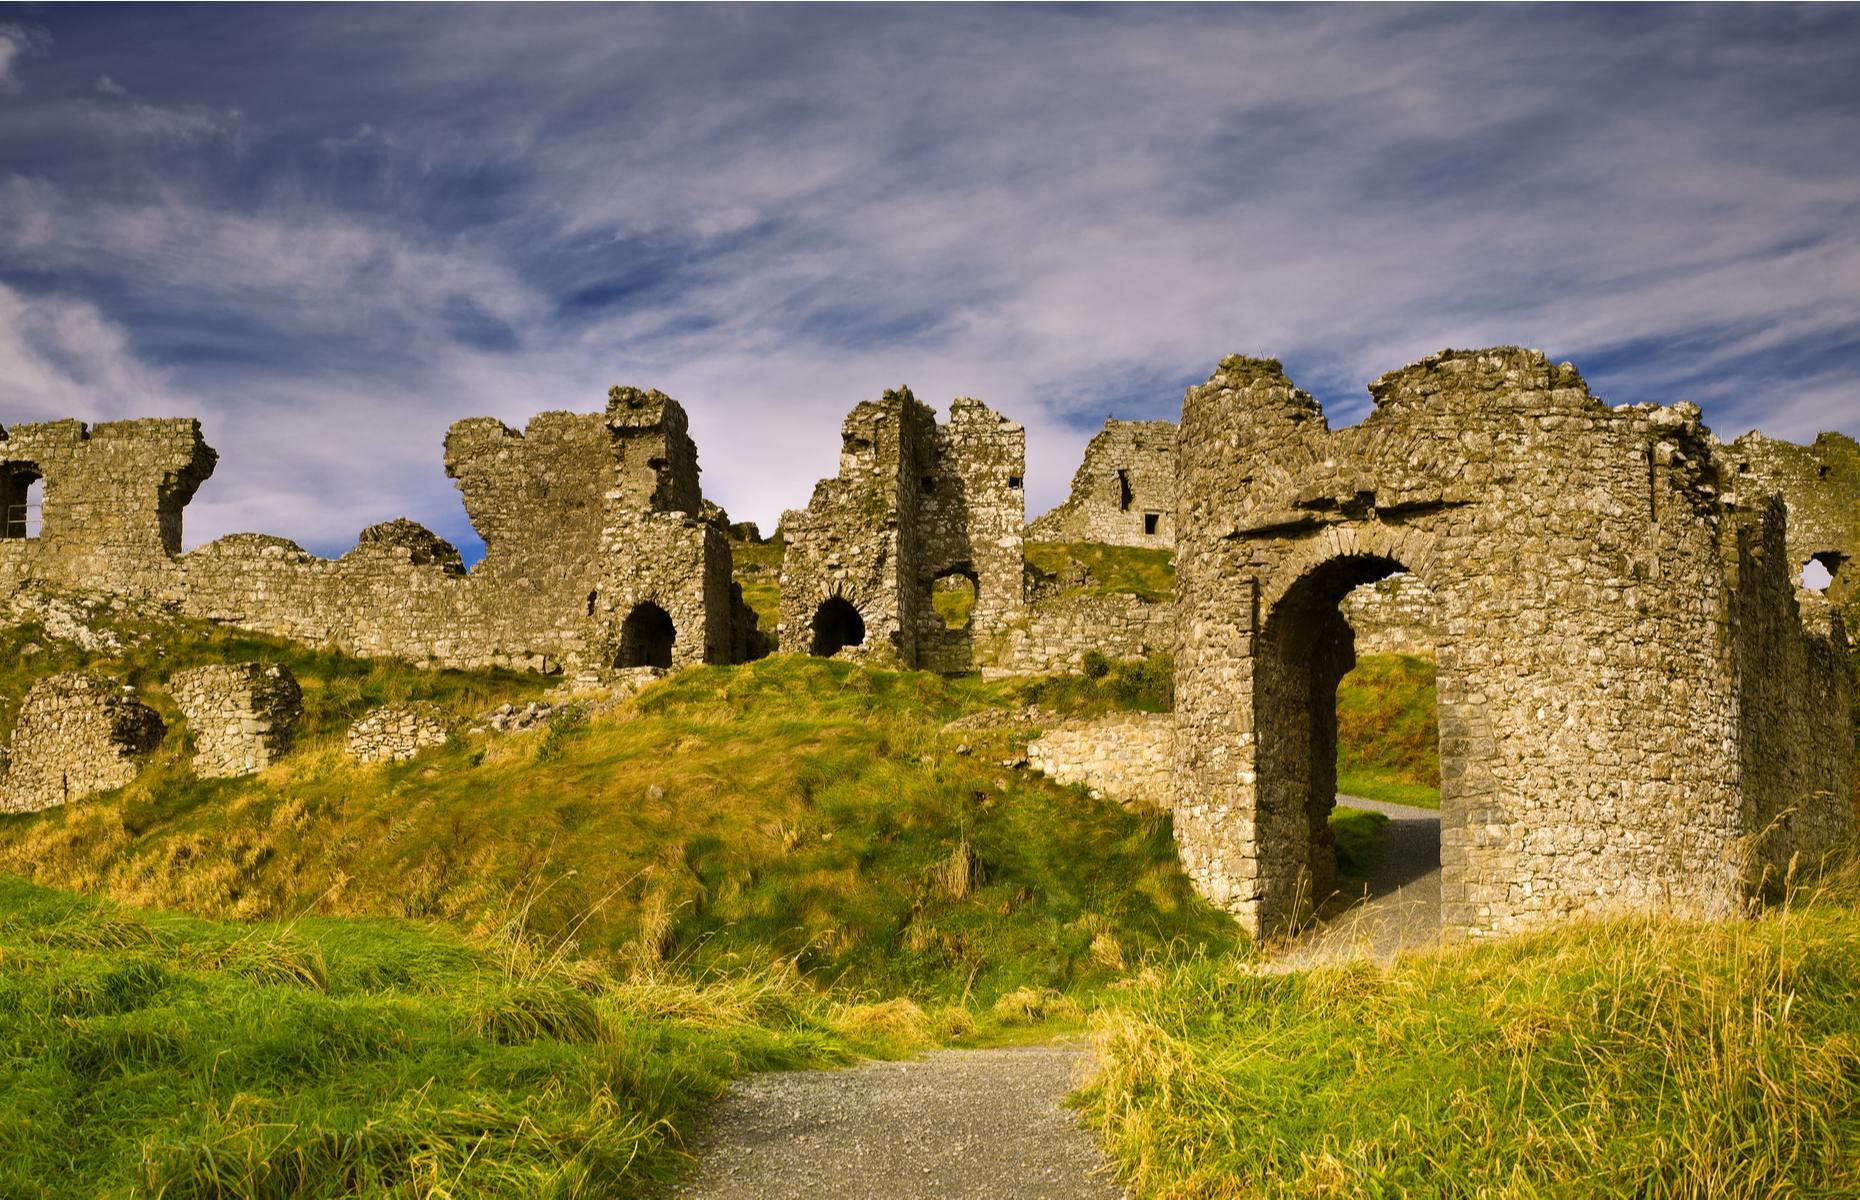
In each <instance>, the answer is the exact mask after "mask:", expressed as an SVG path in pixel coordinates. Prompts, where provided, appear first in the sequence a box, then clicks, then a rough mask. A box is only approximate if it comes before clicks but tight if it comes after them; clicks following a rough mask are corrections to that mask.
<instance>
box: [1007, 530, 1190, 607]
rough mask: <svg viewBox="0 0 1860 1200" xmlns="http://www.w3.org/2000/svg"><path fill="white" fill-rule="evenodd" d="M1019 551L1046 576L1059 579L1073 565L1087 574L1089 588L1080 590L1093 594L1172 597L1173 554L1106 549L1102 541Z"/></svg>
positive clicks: (1044, 545)
mask: <svg viewBox="0 0 1860 1200" xmlns="http://www.w3.org/2000/svg"><path fill="white" fill-rule="evenodd" d="M1023 552H1024V553H1025V555H1026V558H1027V562H1028V564H1029V565H1031V566H1033V567H1035V568H1037V569H1038V570H1041V571H1044V572H1046V573H1047V574H1048V575H1060V576H1063V575H1064V573H1065V572H1066V570H1067V569H1068V568H1069V567H1071V566H1072V565H1074V564H1077V565H1079V566H1082V567H1084V568H1085V569H1086V570H1088V571H1090V572H1091V575H1092V580H1093V582H1092V585H1091V586H1090V587H1088V588H1084V589H1081V590H1083V591H1085V592H1088V593H1092V594H1096V595H1110V594H1112V593H1114V592H1124V593H1128V594H1130V595H1133V596H1137V597H1140V598H1142V599H1144V600H1149V601H1153V602H1162V601H1167V600H1169V599H1171V598H1173V597H1174V595H1175V552H1174V551H1171V550H1151V549H1147V548H1144V547H1140V546H1107V545H1105V544H1103V543H1102V542H1028V543H1026V545H1025V547H1024V550H1023Z"/></svg>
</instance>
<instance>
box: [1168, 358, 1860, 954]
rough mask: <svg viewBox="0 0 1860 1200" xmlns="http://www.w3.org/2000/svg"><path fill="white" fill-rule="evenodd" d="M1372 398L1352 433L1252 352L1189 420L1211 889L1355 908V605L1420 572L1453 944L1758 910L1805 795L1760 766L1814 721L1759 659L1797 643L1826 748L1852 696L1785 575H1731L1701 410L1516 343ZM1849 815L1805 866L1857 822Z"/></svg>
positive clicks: (1732, 511) (1188, 609) (1192, 864)
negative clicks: (1347, 829) (1351, 775)
mask: <svg viewBox="0 0 1860 1200" xmlns="http://www.w3.org/2000/svg"><path fill="white" fill-rule="evenodd" d="M1370 391H1371V393H1372V395H1373V396H1374V398H1375V401H1376V409H1375V412H1374V413H1373V414H1372V415H1371V416H1370V417H1369V418H1368V419H1367V420H1365V421H1363V422H1362V423H1361V424H1359V425H1357V426H1354V427H1351V428H1347V429H1339V430H1334V431H1333V430H1331V429H1330V428H1329V426H1328V425H1327V423H1326V422H1325V420H1324V415H1323V413H1322V411H1321V409H1320V408H1319V406H1318V405H1317V403H1316V402H1315V401H1314V400H1312V398H1311V397H1310V396H1309V395H1307V394H1306V393H1304V392H1301V391H1299V390H1298V389H1297V388H1296V387H1294V386H1293V385H1292V383H1291V382H1290V381H1289V380H1288V379H1286V377H1285V375H1284V374H1283V372H1282V371H1281V370H1280V367H1279V364H1278V363H1276V362H1272V361H1269V360H1260V359H1248V358H1239V357H1235V358H1230V359H1227V360H1225V361H1224V362H1222V364H1221V366H1220V369H1219V370H1218V371H1217V372H1216V373H1215V374H1214V376H1213V377H1212V378H1211V379H1210V380H1209V381H1208V382H1207V383H1206V384H1205V385H1203V386H1200V387H1197V388H1192V389H1190V390H1189V392H1188V395H1187V397H1186V399H1185V401H1184V404H1183V420H1182V425H1181V429H1180V433H1179V438H1178V455H1179V479H1180V492H1179V495H1180V501H1181V503H1180V506H1179V508H1178V513H1177V516H1178V525H1177V533H1178V539H1177V542H1178V549H1177V556H1176V589H1177V597H1178V600H1177V604H1178V610H1179V611H1178V619H1179V623H1180V624H1179V629H1180V638H1179V644H1178V647H1177V652H1176V706H1177V710H1176V717H1177V759H1178V762H1177V777H1176V782H1177V798H1176V809H1175V814H1176V821H1175V827H1176V833H1177V837H1178V840H1179V842H1180V845H1181V850H1182V856H1183V860H1184V863H1185V864H1186V866H1187V868H1188V870H1189V872H1190V874H1191V876H1192V877H1193V878H1194V880H1195V882H1196V884H1197V886H1198V887H1200V888H1201V890H1202V891H1203V892H1204V894H1206V895H1208V896H1209V897H1210V898H1211V899H1213V900H1214V901H1215V902H1216V903H1218V904H1221V905H1222V906H1224V907H1226V908H1227V909H1229V910H1230V911H1232V912H1233V913H1234V914H1235V915H1236V916H1237V917H1239V918H1240V920H1241V921H1242V922H1243V923H1244V924H1245V925H1247V926H1248V927H1249V928H1251V929H1253V930H1254V931H1256V932H1265V931H1268V930H1272V929H1276V928H1281V927H1283V926H1284V925H1286V924H1287V923H1288V922H1291V921H1294V920H1296V919H1298V917H1299V916H1300V907H1301V905H1300V898H1301V897H1308V896H1310V895H1313V894H1319V895H1321V894H1323V893H1324V892H1325V890H1326V889H1327V887H1328V885H1329V879H1330V876H1331V874H1332V872H1334V869H1335V864H1334V857H1333V856H1332V854H1331V848H1330V846H1329V844H1328V840H1327V836H1326V833H1325V819H1326V817H1327V816H1328V813H1329V810H1330V808H1331V806H1332V805H1333V803H1334V784H1335V780H1334V778H1333V775H1334V755H1335V735H1336V730H1335V711H1334V696H1335V689H1336V684H1337V681H1338V679H1339V678H1341V676H1342V674H1343V673H1344V672H1345V671H1346V670H1347V669H1348V667H1349V665H1350V664H1351V662H1352V661H1353V657H1354V656H1353V650H1352V645H1351V642H1352V639H1351V636H1350V632H1349V628H1348V626H1347V624H1345V623H1344V621H1343V620H1342V618H1341V616H1340V614H1339V613H1338V608H1337V605H1338V601H1339V600H1341V599H1342V598H1343V596H1345V595H1346V594H1347V593H1348V592H1349V591H1350V590H1351V589H1352V588H1355V587H1357V586H1359V585H1362V584H1364V583H1371V582H1374V581H1375V580H1377V579H1380V578H1383V577H1386V576H1389V575H1391V574H1394V573H1396V572H1399V571H1407V572H1409V573H1411V574H1413V575H1414V576H1416V577H1417V578H1418V579H1420V580H1421V581H1422V582H1423V583H1424V584H1425V585H1426V586H1427V588H1428V589H1429V591H1430V592H1431V594H1432V595H1433V597H1434V600H1435V611H1436V627H1437V630H1438V662H1439V675H1438V680H1439V714H1440V716H1439V719H1440V735H1441V737H1440V754H1441V775H1442V834H1441V860H1442V868H1443V913H1444V921H1445V924H1446V926H1447V928H1448V930H1450V931H1452V932H1455V933H1459V934H1481V933H1491V932H1500V931H1505V930H1510V929H1515V928H1519V927H1522V926H1526V925H1530V924H1535V923H1539V922H1543V921H1546V920H1551V919H1555V918H1557V917H1559V916H1563V915H1567V914H1573V913H1606V912H1613V911H1619V910H1623V909H1651V908H1658V909H1660V910H1662V911H1669V912H1679V913H1694V914H1705V915H1717V914H1723V913H1728V912H1732V911H1735V910H1736V909H1737V908H1738V907H1739V905H1740V904H1741V903H1742V898H1743V895H1744V889H1745V886H1746V883H1747V880H1746V879H1745V878H1744V877H1743V872H1744V870H1745V866H1744V862H1743V860H1744V857H1745V849H1746V846H1747V839H1748V838H1749V837H1750V836H1751V835H1753V834H1754V833H1755V832H1756V830H1754V829H1752V828H1751V826H1752V824H1753V820H1752V815H1751V814H1752V813H1759V812H1768V811H1773V810H1775V809H1777V808H1780V807H1783V806H1785V805H1786V804H1787V803H1791V802H1793V801H1795V800H1799V799H1800V789H1799V788H1796V787H1795V786H1794V785H1788V786H1787V787H1785V784H1784V782H1783V781H1782V779H1780V778H1779V777H1778V776H1777V775H1775V774H1763V773H1758V772H1753V771H1752V769H1751V761H1750V756H1751V755H1753V754H1757V753H1760V752H1761V751H1760V750H1759V749H1758V748H1759V747H1761V746H1762V745H1763V744H1764V743H1765V742H1766V741H1769V742H1772V743H1773V742H1774V740H1775V739H1779V738H1786V737H1788V736H1789V731H1788V729H1786V728H1785V727H1784V726H1783V724H1782V722H1783V721H1784V720H1785V719H1787V718H1786V717H1785V715H1784V713H1783V712H1782V710H1781V709H1780V708H1778V707H1776V706H1775V705H1773V704H1770V703H1767V702H1760V703H1755V704H1751V703H1746V702H1745V698H1746V697H1756V696H1758V695H1759V694H1773V693H1774V691H1775V689H1776V688H1777V687H1779V686H1780V685H1777V684H1776V683H1775V682H1774V680H1772V681H1770V682H1768V683H1765V684H1762V685H1757V684H1756V683H1755V681H1754V680H1748V679H1744V678H1743V676H1744V675H1747V674H1750V673H1753V672H1759V671H1766V670H1769V668H1768V667H1765V666H1762V665H1761V664H1760V662H1759V660H1758V658H1757V657H1756V656H1753V655H1751V654H1750V653H1749V652H1748V651H1747V650H1743V649H1740V648H1739V647H1740V646H1743V645H1745V644H1746V643H1747V641H1748V639H1750V638H1752V637H1753V636H1755V635H1754V634H1753V633H1752V632H1751V630H1752V627H1753V624H1761V625H1763V626H1764V627H1766V628H1767V629H1769V631H1770V632H1769V634H1768V635H1766V636H1768V637H1772V638H1774V639H1775V640H1776V642H1777V644H1778V646H1779V647H1780V649H1779V650H1772V651H1770V652H1768V653H1771V654H1774V653H1781V654H1783V655H1784V656H1786V657H1787V658H1788V659H1789V661H1791V662H1799V663H1800V664H1801V671H1802V672H1803V678H1804V679H1806V680H1808V681H1810V682H1813V683H1814V687H1813V689H1805V688H1802V687H1800V686H1798V687H1797V688H1796V689H1795V690H1796V691H1797V692H1798V693H1799V694H1802V695H1803V696H1804V697H1806V696H1810V695H1819V696H1821V697H1823V698H1821V699H1807V698H1804V699H1803V700H1802V704H1803V705H1804V706H1805V707H1807V708H1811V709H1813V710H1814V712H1816V713H1820V714H1821V716H1820V717H1819V718H1815V723H1816V726H1817V727H1818V728H1819V727H1820V724H1821V723H1822V722H1823V721H1825V720H1828V719H1831V718H1829V717H1828V716H1827V714H1826V713H1825V712H1823V709H1824V708H1825V707H1826V706H1828V705H1830V704H1832V703H1833V702H1834V701H1833V699H1832V697H1833V695H1834V694H1835V693H1836V692H1837V691H1838V689H1839V686H1840V685H1839V684H1837V683H1836V682H1835V681H1834V680H1833V679H1832V678H1830V677H1829V676H1828V674H1827V671H1828V669H1829V668H1828V667H1827V666H1826V664H1825V662H1824V656H1823V654H1822V651H1821V650H1819V649H1818V648H1817V647H1818V645H1819V642H1818V641H1817V637H1818V635H1810V634H1808V633H1805V632H1804V630H1803V629H1802V627H1801V624H1800V621H1799V619H1798V617H1797V614H1796V612H1795V609H1794V603H1795V602H1794V599H1793V597H1792V595H1790V592H1791V589H1790V588H1789V587H1788V586H1786V581H1787V578H1788V575H1787V568H1786V564H1785V563H1784V562H1783V561H1781V560H1780V559H1777V558H1773V557H1765V558H1763V559H1761V560H1758V559H1756V558H1754V557H1753V558H1752V559H1751V560H1750V565H1749V566H1748V570H1749V571H1756V572H1759V573H1760V574H1767V575H1769V576H1772V577H1773V578H1769V579H1768V581H1767V582H1756V581H1750V580H1748V579H1746V578H1744V577H1740V575H1739V573H1738V572H1736V571H1733V570H1732V569H1730V568H1729V567H1727V559H1728V557H1730V556H1731V554H1732V549H1731V548H1732V547H1734V546H1735V545H1736V544H1737V538H1738V537H1740V536H1746V535H1744V534H1741V533H1740V532H1739V531H1740V530H1741V529H1743V528H1744V526H1743V523H1742V514H1741V512H1740V510H1739V509H1738V508H1737V506H1736V505H1735V503H1733V502H1732V501H1729V500H1727V499H1726V498H1725V497H1726V492H1727V490H1728V489H1727V486H1726V485H1727V482H1728V480H1727V477H1726V474H1725V473H1724V471H1723V466H1724V464H1723V463H1722V462H1721V461H1720V460H1719V458H1718V457H1717V447H1716V444H1715V442H1714V440H1713V439H1712V438H1711V436H1710V434H1709V432H1708V431H1707V430H1705V429H1704V428H1703V427H1702V426H1701V425H1700V424H1699V421H1698V412H1697V410H1696V409H1695V408H1692V407H1691V406H1689V405H1678V406H1675V407H1671V408H1656V407H1653V406H1648V405H1639V406H1634V407H1627V408H1615V409H1610V408H1607V407H1605V406H1603V405H1602V404H1601V403H1599V402H1598V401H1596V400H1595V398H1594V397H1593V396H1591V395H1590V393H1589V391H1588V389H1587V387H1586V385H1585V384H1584V383H1583V381H1582V378H1581V376H1580V375H1578V374H1577V372H1576V370H1575V368H1574V367H1571V366H1569V365H1567V364H1565V365H1561V366H1558V365H1555V364H1552V363H1550V362H1548V361H1547V360H1546V359H1545V358H1544V356H1543V355H1541V354H1539V353H1536V352H1534V351H1526V350H1520V349H1515V348H1500V349H1495V350H1486V351H1477V352H1453V351H1449V352H1444V353H1442V354H1438V355H1435V356H1433V357H1430V358H1428V359H1425V360H1423V361H1422V362H1420V363H1417V364H1414V365H1413V366H1410V367H1407V368H1404V369H1403V370H1400V371H1396V372H1393V373H1391V374H1389V375H1385V376H1383V377H1382V378H1380V379H1378V380H1377V381H1376V382H1375V383H1373V384H1372V385H1371V387H1370ZM1778 581H1783V582H1778ZM1740 656H1742V661H1743V662H1744V668H1743V670H1742V671H1741V672H1740V666H1739V661H1740ZM1842 719H1843V720H1844V719H1845V717H1844V716H1843V717H1842ZM1841 769H1844V768H1842V767H1841V766H1840V765H1839V764H1837V765H1836V766H1835V767H1834V768H1833V770H1835V771H1838V770H1841ZM1786 774H1790V775H1791V777H1793V773H1786ZM1839 790H1840V792H1841V794H1842V795H1845V794H1846V790H1845V788H1844V787H1843V788H1841V789H1839ZM1785 792H1788V793H1791V794H1785ZM1823 811H1825V813H1826V816H1827V825H1826V827H1823V826H1821V825H1816V826H1815V827H1814V831H1813V832H1812V834H1810V835H1809V836H1807V837H1806V838H1804V839H1800V840H1802V841H1803V842H1804V843H1805V844H1804V845H1803V847H1802V848H1805V849H1807V848H1810V847H1809V846H1808V845H1807V844H1806V843H1809V842H1812V843H1814V844H1817V845H1818V844H1820V841H1821V839H1822V838H1824V837H1825V836H1827V835H1828V831H1829V830H1831V829H1832V828H1833V827H1834V826H1840V827H1845V825H1846V824H1847V823H1848V822H1850V820H1851V813H1850V812H1848V811H1847V810H1846V808H1845V806H1842V807H1841V809H1840V811H1839V812H1835V811H1834V810H1833V809H1832V808H1829V809H1826V810H1823ZM1805 828H1806V827H1805Z"/></svg>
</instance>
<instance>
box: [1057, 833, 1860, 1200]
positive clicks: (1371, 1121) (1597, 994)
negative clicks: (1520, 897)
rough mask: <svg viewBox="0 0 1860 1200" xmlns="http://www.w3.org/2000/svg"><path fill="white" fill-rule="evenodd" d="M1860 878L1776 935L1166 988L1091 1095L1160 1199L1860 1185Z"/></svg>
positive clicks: (1774, 914)
mask: <svg viewBox="0 0 1860 1200" xmlns="http://www.w3.org/2000/svg"><path fill="white" fill-rule="evenodd" d="M1857 874H1860V872H1856V870H1855V867H1854V860H1853V859H1852V858H1851V856H1850V857H1849V859H1848V861H1847V863H1846V864H1845V866H1844V867H1842V868H1841V870H1840V871H1839V872H1838V873H1837V875H1836V876H1835V877H1834V878H1833V879H1831V880H1829V881H1828V882H1827V883H1826V886H1824V887H1822V888H1821V889H1819V890H1817V891H1816V892H1814V893H1812V894H1805V895H1798V896H1797V898H1796V900H1795V902H1794V904H1792V905H1791V906H1790V907H1789V908H1787V909H1782V910H1772V911H1770V912H1768V913H1766V914H1765V915H1764V916H1762V917H1761V918H1759V919H1756V920H1753V921H1726V922H1723V923H1716V924H1694V923H1685V922H1680V921H1673V920H1657V919H1632V920H1619V921H1614V922H1610V923H1602V924H1577V925H1572V926H1566V927H1563V928H1561V929H1558V930H1555V931H1551V932H1545V933H1540V934H1533V935H1527V936H1521V937H1517V938H1515V939H1512V940H1509V941H1505V942H1502V943H1499V944H1495V945H1490V946H1478V947H1473V948H1467V949H1459V950H1451V951H1443V952H1440V953H1437V954H1425V955H1410V956H1407V957H1404V958H1402V959H1400V960H1398V962H1397V963H1396V964H1395V965H1393V966H1392V967H1388V968H1381V967H1377V966H1374V965H1371V964H1367V963H1363V964H1356V965H1352V966H1339V967H1326V968H1319V969H1316V970H1312V971H1308V972H1301V973H1297V974H1291V975H1262V974H1258V973H1255V972H1253V971H1251V970H1249V969H1248V968H1247V967H1246V966H1244V965H1236V964H1233V963H1228V962H1221V961H1218V960H1209V961H1203V962H1198V963H1191V964H1187V965H1183V966H1179V967H1176V968H1173V969H1170V970H1167V971H1163V972H1160V973H1154V974H1152V975H1151V976H1149V977H1148V980H1147V982H1145V983H1142V984H1139V985H1138V986H1136V987H1134V988H1131V989H1129V990H1127V991H1125V992H1121V993H1118V994H1117V996H1115V997H1112V998H1110V999H1109V1000H1108V1003H1109V1005H1110V1007H1108V1008H1107V1009H1105V1010H1104V1011H1103V1012H1101V1013H1100V1014H1099V1016H1098V1018H1097V1020H1096V1025H1097V1037H1098V1041H1099V1046H1100V1049H1101V1053H1102V1059H1103V1062H1104V1071H1103V1074H1102V1075H1101V1076H1100V1077H1099V1078H1098V1080H1097V1081H1096V1082H1095V1084H1094V1085H1093V1086H1092V1087H1091V1088H1090V1089H1089V1090H1088V1092H1087V1093H1086V1094H1085V1096H1084V1097H1083V1104H1082V1106H1083V1108H1084V1110H1085V1112H1086V1114H1087V1116H1088V1118H1089V1119H1090V1121H1091V1122H1092V1123H1093V1124H1095V1125H1096V1126H1097V1127H1098V1129H1099V1130H1100V1131H1101V1132H1102V1134H1103V1136H1104V1137H1105V1139H1106V1141H1107V1144H1108V1146H1109V1148H1110V1150H1111V1152H1112V1154H1113V1156H1114V1158H1115V1159H1116V1161H1117V1164H1118V1166H1119V1169H1120V1172H1121V1174H1122V1175H1123V1176H1124V1177H1125V1178H1126V1179H1128V1180H1130V1181H1133V1182H1134V1183H1135V1184H1136V1186H1137V1188H1138V1191H1139V1194H1141V1195H1144V1196H1146V1197H1149V1196H1154V1197H1170V1198H1187V1197H1210V1198H1212V1197H1281V1196H1284V1197H1292V1196H1300V1197H1302V1196H1337V1197H1344V1196H1417V1197H1419V1196H1455V1197H1457V1196H1466V1197H1471V1196H1480V1197H1494V1198H1503V1197H1520V1198H1522V1197H1532V1198H1536V1197H1570V1198H1572V1200H1574V1198H1583V1200H1587V1198H1589V1197H1620V1198H1622V1200H1627V1198H1630V1197H1632V1198H1640V1197H1662V1198H1668V1197H1670V1198H1698V1200H1706V1198H1711V1200H1721V1198H1722V1200H1741V1198H1750V1200H1755V1198H1758V1197H1766V1198H1767V1197H1782V1196H1836V1195H1844V1196H1851V1195H1855V1194H1857V1193H1860V1004H1856V1003H1855V999H1854V998H1855V996H1856V995H1860V883H1857V882H1856V876H1857Z"/></svg>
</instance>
